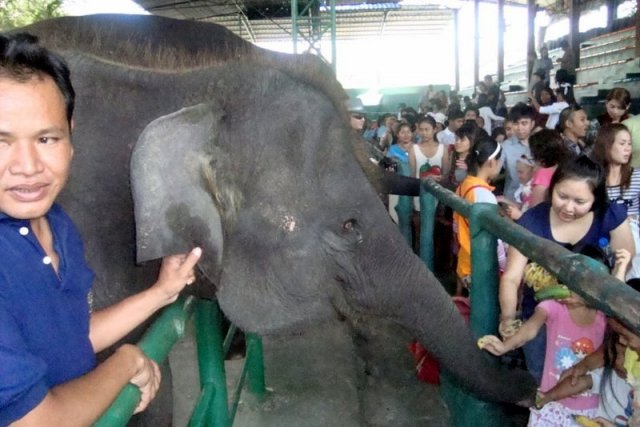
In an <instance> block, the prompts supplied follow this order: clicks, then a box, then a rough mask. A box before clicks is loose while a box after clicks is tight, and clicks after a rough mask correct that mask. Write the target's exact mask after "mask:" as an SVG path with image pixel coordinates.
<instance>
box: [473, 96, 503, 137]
mask: <svg viewBox="0 0 640 427" xmlns="http://www.w3.org/2000/svg"><path fill="white" fill-rule="evenodd" d="M478 114H479V115H480V117H482V119H483V120H484V125H483V126H482V128H483V129H484V130H485V132H487V134H488V135H491V132H492V131H493V128H494V127H495V126H494V122H504V117H502V116H498V115H496V114H495V113H494V112H493V110H492V109H491V107H489V98H488V96H487V95H486V94H484V93H483V94H480V95H478Z"/></svg>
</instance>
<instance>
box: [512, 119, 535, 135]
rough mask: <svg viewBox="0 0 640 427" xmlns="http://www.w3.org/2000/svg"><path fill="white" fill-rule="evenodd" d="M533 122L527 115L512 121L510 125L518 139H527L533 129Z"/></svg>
mask: <svg viewBox="0 0 640 427" xmlns="http://www.w3.org/2000/svg"><path fill="white" fill-rule="evenodd" d="M534 124H535V123H534V121H533V120H531V119H530V118H528V117H527V118H523V119H520V120H518V121H517V122H514V123H513V125H512V128H513V134H514V135H515V136H516V138H518V139H519V140H520V141H525V140H528V139H529V136H530V135H531V131H532V130H533V126H534Z"/></svg>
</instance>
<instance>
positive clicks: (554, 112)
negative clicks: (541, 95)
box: [540, 101, 569, 129]
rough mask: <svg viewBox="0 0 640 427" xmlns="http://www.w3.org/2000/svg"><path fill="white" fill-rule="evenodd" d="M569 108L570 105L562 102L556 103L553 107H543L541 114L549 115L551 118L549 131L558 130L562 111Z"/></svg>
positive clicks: (548, 123) (548, 124)
mask: <svg viewBox="0 0 640 427" xmlns="http://www.w3.org/2000/svg"><path fill="white" fill-rule="evenodd" d="M568 106H569V104H567V103H566V102H564V101H562V102H554V103H553V104H551V105H545V106H543V107H540V114H548V115H549V118H547V124H546V128H547V129H555V128H556V125H557V124H558V122H559V121H560V113H561V112H562V110H564V109H565V108H567V107H568Z"/></svg>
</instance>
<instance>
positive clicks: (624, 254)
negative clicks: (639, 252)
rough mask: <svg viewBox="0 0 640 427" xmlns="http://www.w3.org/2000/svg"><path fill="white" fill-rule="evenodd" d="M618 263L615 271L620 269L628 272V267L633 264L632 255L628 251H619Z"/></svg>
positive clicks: (617, 253)
mask: <svg viewBox="0 0 640 427" xmlns="http://www.w3.org/2000/svg"><path fill="white" fill-rule="evenodd" d="M615 256H616V263H615V265H614V269H618V270H620V271H625V272H626V271H627V266H628V265H629V263H630V262H631V254H630V253H629V251H628V250H626V249H618V250H616V252H615Z"/></svg>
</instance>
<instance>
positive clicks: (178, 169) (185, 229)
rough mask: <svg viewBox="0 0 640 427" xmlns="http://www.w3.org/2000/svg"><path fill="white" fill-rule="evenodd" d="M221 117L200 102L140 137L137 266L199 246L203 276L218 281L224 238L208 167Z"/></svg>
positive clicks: (135, 181) (134, 163)
mask: <svg viewBox="0 0 640 427" xmlns="http://www.w3.org/2000/svg"><path fill="white" fill-rule="evenodd" d="M221 117H222V111H221V110H220V109H219V108H217V107H216V106H215V105H213V104H199V105H196V106H193V107H189V108H184V109H182V110H179V111H177V112H175V113H172V114H169V115H167V116H163V117H160V118H158V119H156V120H154V121H153V122H151V123H150V124H149V125H148V126H147V127H146V128H145V129H144V131H143V132H142V134H141V135H140V137H139V138H138V141H137V143H136V145H135V147H134V149H133V153H132V157H131V187H132V193H133V202H134V207H135V219H136V238H137V239H136V240H137V252H138V254H137V258H138V262H144V261H148V260H152V259H157V258H161V257H163V256H166V255H171V254H176V253H185V252H187V251H189V250H190V249H191V248H193V247H194V246H200V247H202V248H203V250H204V253H205V256H206V260H207V262H206V263H201V264H200V266H201V268H202V269H203V272H204V273H205V275H206V276H207V277H208V278H209V279H211V280H215V278H216V277H217V274H218V273H219V271H220V264H221V260H222V247H223V238H222V236H223V234H222V226H221V221H220V213H219V211H218V209H217V207H216V204H215V202H214V199H215V195H214V194H212V192H213V188H214V187H215V185H214V184H213V182H212V180H213V179H214V178H213V174H212V171H211V168H212V164H214V163H215V162H214V158H213V157H214V154H213V153H214V152H215V150H214V148H213V147H214V146H215V142H216V137H217V135H218V132H217V131H218V129H219V126H220V118H221ZM203 260H204V259H203ZM205 266H206V268H203V267H205ZM207 270H208V271H207Z"/></svg>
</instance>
